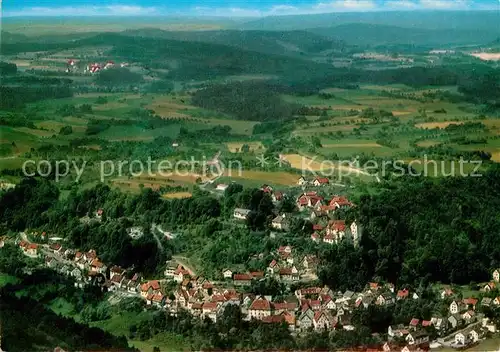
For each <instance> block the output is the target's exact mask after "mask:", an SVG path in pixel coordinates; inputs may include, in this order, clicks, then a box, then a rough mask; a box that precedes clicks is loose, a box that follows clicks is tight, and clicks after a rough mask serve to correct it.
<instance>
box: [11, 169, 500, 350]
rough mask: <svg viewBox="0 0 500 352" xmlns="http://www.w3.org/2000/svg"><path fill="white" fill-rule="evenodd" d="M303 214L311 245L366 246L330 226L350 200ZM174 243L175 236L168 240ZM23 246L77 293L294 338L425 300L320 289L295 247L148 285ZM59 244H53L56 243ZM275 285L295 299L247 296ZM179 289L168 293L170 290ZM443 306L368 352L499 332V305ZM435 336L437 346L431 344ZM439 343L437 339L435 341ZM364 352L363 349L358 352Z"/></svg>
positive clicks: (464, 342)
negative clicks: (135, 301) (234, 315)
mask: <svg viewBox="0 0 500 352" xmlns="http://www.w3.org/2000/svg"><path fill="white" fill-rule="evenodd" d="M328 183H329V180H328V178H318V177H317V178H314V179H312V180H306V179H305V178H304V177H301V178H300V179H299V180H298V181H297V185H298V186H305V185H312V186H313V187H318V188H319V187H322V186H325V185H327V184H328ZM227 187H228V185H225V184H218V185H216V186H215V189H216V190H217V191H225V190H226V189H227ZM261 190H262V191H264V192H266V193H269V194H270V195H271V197H272V200H273V201H274V202H280V201H281V200H283V199H284V197H286V196H287V195H286V194H285V193H283V192H282V191H274V190H273V188H272V187H270V186H268V185H263V186H262V187H261ZM295 202H296V205H297V208H298V209H299V211H300V214H302V216H306V217H307V218H308V219H310V220H311V222H312V223H313V224H314V225H313V229H314V232H313V234H312V235H311V238H310V240H311V241H314V242H323V243H325V244H330V245H331V244H334V243H335V244H338V243H340V242H341V241H352V243H353V244H354V245H355V246H356V245H358V244H359V240H360V237H361V236H362V231H361V229H360V228H359V227H358V224H356V222H355V221H353V222H351V223H346V221H345V220H340V219H336V220H331V219H330V220H328V219H329V217H328V215H329V214H331V213H335V212H336V211H337V210H338V209H347V208H351V207H355V206H356V205H355V204H353V203H352V202H351V201H350V200H349V199H348V198H347V197H346V196H342V195H332V196H331V198H330V199H325V198H324V197H322V196H320V195H319V193H318V192H317V191H304V192H302V193H301V194H300V195H298V196H297V197H296V198H295ZM249 213H250V211H249V210H248V209H241V208H236V209H234V213H233V220H234V221H239V222H242V221H244V220H245V219H246V217H247V216H248V214H249ZM290 216H292V215H288V214H278V215H277V216H276V217H275V218H274V219H273V220H272V224H271V226H272V228H273V229H274V230H275V231H286V230H287V226H288V221H289V218H290ZM102 217H103V210H102V209H98V210H96V211H95V213H94V214H92V215H91V216H86V217H85V218H82V219H81V221H85V222H88V221H102ZM129 232H130V233H129V235H130V236H132V235H133V236H140V234H141V231H140V229H139V228H132V229H131V230H130V231H129ZM165 235H166V236H167V235H171V234H169V233H167V234H165ZM47 237H48V235H47V234H46V233H45V232H43V233H40V234H39V233H36V232H34V233H31V234H30V238H35V239H36V238H40V239H41V240H46V239H47ZM21 238H22V239H23V240H18V242H17V244H18V245H19V247H20V248H21V249H22V251H23V253H24V254H25V255H27V256H30V257H44V258H45V266H46V267H48V268H52V269H53V270H56V271H58V272H59V273H61V274H63V275H66V276H68V277H71V278H73V279H74V285H75V287H78V288H84V287H85V286H87V285H98V286H100V287H101V288H102V290H106V291H108V292H110V293H112V294H114V295H116V296H117V297H139V298H141V299H142V300H144V302H145V304H146V306H149V307H150V308H151V309H159V310H164V311H166V312H168V314H170V315H172V316H176V315H177V314H178V313H179V312H180V311H182V310H185V311H188V312H189V313H191V314H192V316H193V317H197V318H200V319H206V318H208V319H210V320H212V321H214V322H215V321H217V320H218V319H221V317H222V312H223V311H224V309H225V307H226V306H228V305H235V306H238V307H239V308H240V310H241V312H242V313H243V315H244V316H245V317H246V319H248V320H252V319H257V320H260V321H262V322H263V323H267V324H286V326H287V327H288V328H289V330H290V331H291V332H292V333H293V334H302V333H306V332H308V331H311V330H315V331H330V332H333V331H335V330H339V329H343V330H355V329H356V327H355V326H354V325H353V324H352V323H351V319H352V316H353V311H354V310H355V309H360V308H363V309H369V307H370V306H379V307H386V308H391V307H394V306H395V305H396V303H397V302H398V301H401V300H419V299H420V294H419V293H418V292H417V291H416V290H411V289H409V288H407V287H395V285H394V284H392V283H378V282H367V283H366V287H365V289H364V290H362V291H360V292H353V291H349V290H347V291H344V292H340V291H337V290H336V289H335V287H327V286H324V287H318V286H315V285H314V281H315V279H316V278H317V276H316V269H317V266H318V264H319V263H318V258H317V257H316V256H314V255H305V256H299V255H297V251H296V249H295V248H293V247H292V246H290V245H286V246H280V247H279V248H278V249H277V250H276V251H275V253H274V259H272V261H270V262H269V264H268V266H267V268H266V270H265V271H258V272H253V271H248V272H239V271H236V270H233V269H232V268H225V269H224V270H222V271H221V273H220V275H219V277H217V278H214V279H213V280H212V279H207V278H204V277H202V276H197V275H195V274H194V273H193V272H192V270H190V269H189V268H188V267H184V266H183V265H182V264H180V263H177V262H176V261H175V260H172V261H169V262H167V266H166V269H165V271H164V275H163V277H158V278H156V279H154V280H145V279H144V278H143V277H142V275H141V273H138V272H133V271H130V270H129V269H124V268H121V267H119V266H116V265H113V263H104V262H102V261H101V260H100V259H99V256H98V253H96V251H95V250H90V251H87V252H83V251H78V250H75V249H71V248H64V247H63V245H61V244H60V242H57V241H49V242H48V243H47V241H39V242H41V243H43V242H45V244H37V243H35V242H36V241H33V242H30V241H29V240H28V236H27V234H25V233H23V234H22V236H21ZM50 242H52V243H50ZM270 277H272V278H275V279H276V280H278V281H280V282H282V283H284V284H285V285H287V286H288V287H290V286H292V285H293V287H294V290H293V291H292V292H293V295H291V296H290V297H287V298H286V299H282V298H281V299H279V300H277V299H275V297H272V296H267V295H258V294H252V293H247V292H245V290H244V288H246V287H249V286H250V285H251V284H252V282H256V281H259V280H265V279H266V278H270ZM167 285H169V287H175V289H174V290H173V291H170V292H167V290H166V289H165V287H166V286H167ZM497 285H500V269H495V270H494V271H492V277H491V282H489V283H487V284H485V285H484V287H483V288H482V289H481V291H483V292H484V293H488V292H490V291H493V290H494V289H495V288H496V286H497ZM436 294H437V295H438V297H439V298H440V300H441V301H442V304H443V307H444V309H443V312H442V313H443V314H439V315H435V316H433V317H432V318H431V319H429V320H424V319H423V318H422V317H420V316H415V317H413V318H412V319H411V320H409V321H408V322H407V324H403V325H398V326H389V328H388V331H387V333H386V336H387V339H386V342H385V343H384V344H383V345H381V346H377V347H370V348H366V349H364V351H385V352H390V351H401V352H410V351H427V350H429V349H430V348H436V347H442V346H446V347H451V348H455V349H457V350H461V349H465V348H468V347H470V346H474V345H476V344H478V343H479V341H481V339H483V338H485V336H486V335H487V334H488V333H495V332H496V331H497V327H496V326H495V324H494V323H493V322H492V321H491V320H490V319H488V318H486V317H485V316H484V314H482V313H480V312H479V311H478V310H479V308H480V307H489V308H490V309H500V297H496V298H491V297H482V298H481V299H478V298H473V297H463V295H462V294H461V293H459V292H454V290H453V289H452V288H451V287H450V286H443V287H442V288H440V289H439V290H438V292H436ZM431 335H432V336H433V338H432V339H431ZM436 336H437V337H436ZM356 350H359V349H356Z"/></svg>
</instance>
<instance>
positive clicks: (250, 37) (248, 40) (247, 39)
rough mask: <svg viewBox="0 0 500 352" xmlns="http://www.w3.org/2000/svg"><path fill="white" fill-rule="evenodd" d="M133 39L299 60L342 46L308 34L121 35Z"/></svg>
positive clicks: (152, 32)
mask: <svg viewBox="0 0 500 352" xmlns="http://www.w3.org/2000/svg"><path fill="white" fill-rule="evenodd" d="M123 34H125V35H130V36H134V37H152V38H163V39H171V40H182V41H193V42H205V43H214V44H222V45H227V46H231V47H237V48H240V49H243V50H248V51H257V52H261V53H265V54H273V55H287V56H295V57H299V56H301V57H302V58H304V59H308V58H309V56H308V54H318V53H321V52H323V51H327V50H328V51H342V50H344V49H345V48H346V45H345V44H344V43H343V42H341V41H337V40H333V39H329V38H326V37H325V36H322V35H316V34H314V33H311V32H308V31H236V30H221V31H185V32H174V31H162V30H159V29H150V28H145V29H138V30H130V31H125V32H123Z"/></svg>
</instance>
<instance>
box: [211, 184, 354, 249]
mask: <svg viewBox="0 0 500 352" xmlns="http://www.w3.org/2000/svg"><path fill="white" fill-rule="evenodd" d="M319 179H321V178H316V179H315V180H314V182H316V183H318V182H320V181H319ZM301 180H304V178H303V177H301V178H300V180H299V182H301ZM323 181H324V180H322V179H321V182H323ZM326 181H328V179H326ZM227 187H228V186H227V185H225V184H219V185H217V188H216V189H218V190H225V189H227ZM261 190H262V191H264V192H265V193H268V194H270V195H271V197H272V200H273V202H279V201H281V200H283V198H284V197H285V194H283V192H278V191H274V190H273V189H272V187H271V186H268V185H263V186H262V187H261ZM296 206H297V208H298V209H299V210H300V211H301V212H304V211H310V216H309V220H310V221H311V222H312V223H313V224H314V225H313V230H314V232H313V234H311V240H313V241H314V242H324V243H328V244H334V243H335V244H338V243H340V242H341V241H342V240H344V239H346V240H350V241H351V242H352V243H354V245H357V244H358V243H359V240H360V236H361V233H360V232H361V231H360V229H359V228H358V225H357V224H356V222H355V221H353V222H351V223H350V224H346V222H345V220H339V219H333V217H334V215H335V214H336V213H338V212H337V210H340V209H348V208H350V207H353V206H354V204H353V203H352V202H351V201H349V199H348V198H347V197H345V196H341V195H335V196H333V197H332V198H331V199H330V200H325V198H324V197H323V196H321V195H319V194H318V192H316V191H307V192H303V193H301V194H300V195H299V196H298V197H297V199H296ZM250 213H251V210H249V209H243V208H235V209H234V212H233V217H234V218H235V219H238V220H247V219H248V215H249V214H250ZM292 217H293V215H289V214H285V213H283V214H278V215H277V216H276V217H274V218H273V219H272V221H271V228H272V229H273V230H278V231H288V229H289V223H290V219H291V218H292Z"/></svg>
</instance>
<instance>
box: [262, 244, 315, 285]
mask: <svg viewBox="0 0 500 352" xmlns="http://www.w3.org/2000/svg"><path fill="white" fill-rule="evenodd" d="M317 266H318V258H317V257H316V256H315V255H306V256H304V257H303V259H302V260H297V258H296V255H294V252H293V250H292V247H291V246H281V247H279V248H278V250H277V251H276V254H275V256H274V259H273V260H272V261H271V262H270V263H269V265H268V266H267V268H266V276H269V277H274V278H275V279H277V280H279V281H283V282H288V283H289V282H295V281H299V280H300V278H301V275H307V274H314V273H315V272H316V268H317Z"/></svg>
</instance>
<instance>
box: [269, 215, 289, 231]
mask: <svg viewBox="0 0 500 352" xmlns="http://www.w3.org/2000/svg"><path fill="white" fill-rule="evenodd" d="M285 218H286V216H285V214H283V215H278V216H277V217H275V218H274V219H273V221H272V223H271V227H272V228H273V229H275V230H284V229H285V227H286V225H285V223H286V219H285Z"/></svg>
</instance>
